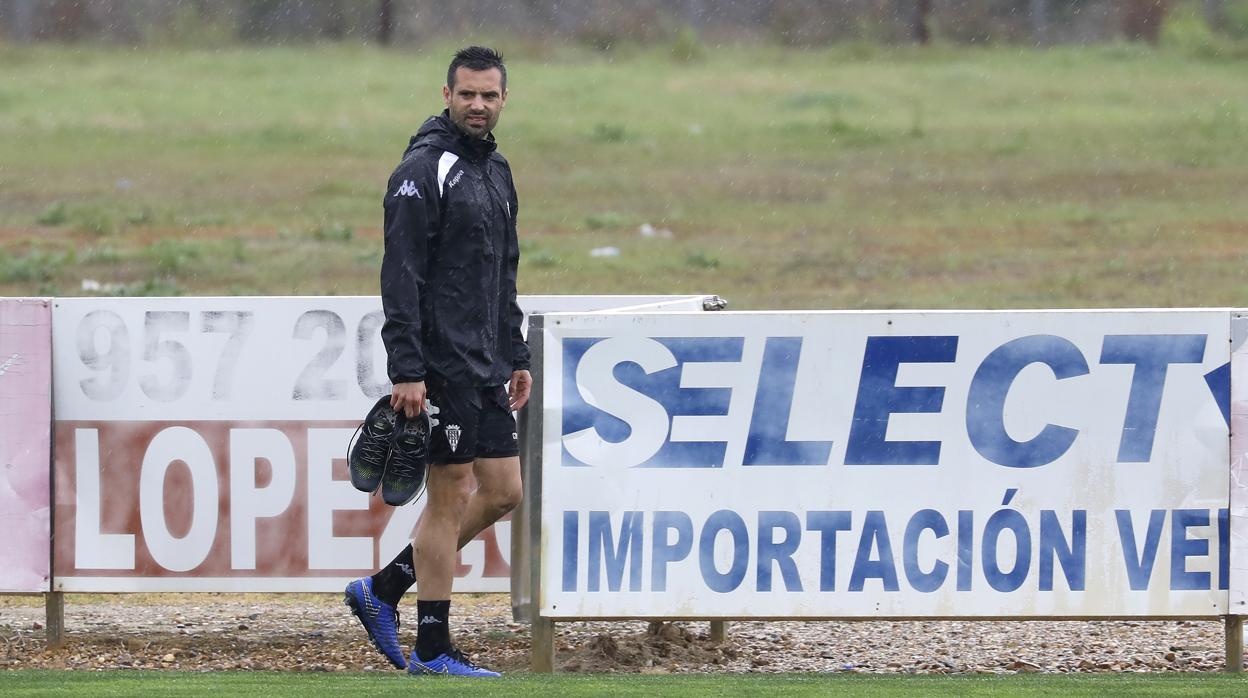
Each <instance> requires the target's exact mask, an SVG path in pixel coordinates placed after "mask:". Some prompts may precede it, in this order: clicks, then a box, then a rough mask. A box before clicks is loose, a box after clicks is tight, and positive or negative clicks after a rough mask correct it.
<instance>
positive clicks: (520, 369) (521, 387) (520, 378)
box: [507, 177, 533, 410]
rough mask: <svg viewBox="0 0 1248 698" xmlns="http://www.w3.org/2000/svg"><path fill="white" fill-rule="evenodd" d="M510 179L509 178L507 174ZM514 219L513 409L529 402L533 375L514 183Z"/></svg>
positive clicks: (510, 271)
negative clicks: (520, 283) (519, 276)
mask: <svg viewBox="0 0 1248 698" xmlns="http://www.w3.org/2000/svg"><path fill="white" fill-rule="evenodd" d="M508 179H509V180H510V177H508ZM511 200H512V206H511V222H510V224H509V225H508V233H507V234H508V238H509V239H508V240H507V245H508V249H510V251H511V254H510V258H509V259H508V260H507V291H508V294H509V296H508V300H509V302H510V305H509V307H508V315H509V319H510V323H509V325H510V327H511V370H512V374H511V400H510V402H511V409H512V410H519V409H520V408H521V407H524V405H525V403H527V402H528V401H529V389H530V388H531V387H532V385H533V378H532V377H531V376H530V375H529V362H530V361H529V345H528V344H526V343H525V341H524V332H523V327H524V311H523V310H521V309H520V303H519V302H518V301H517V300H516V272H517V271H518V270H519V268H520V240H519V236H518V234H517V232H516V221H517V219H518V218H519V214H520V201H519V197H517V196H516V187H515V185H514V184H512V186H511Z"/></svg>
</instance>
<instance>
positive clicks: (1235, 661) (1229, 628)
mask: <svg viewBox="0 0 1248 698" xmlns="http://www.w3.org/2000/svg"><path fill="white" fill-rule="evenodd" d="M1223 618H1225V620H1226V670H1227V671H1228V672H1230V673H1232V674H1238V673H1240V672H1242V671H1243V670H1244V617H1243V616H1235V615H1231V616H1223Z"/></svg>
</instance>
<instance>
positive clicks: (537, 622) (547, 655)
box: [529, 617, 555, 674]
mask: <svg viewBox="0 0 1248 698" xmlns="http://www.w3.org/2000/svg"><path fill="white" fill-rule="evenodd" d="M529 628H530V633H531V635H532V636H533V646H532V648H530V650H529V670H530V671H532V672H533V673H535V674H550V673H553V672H554V670H555V621H553V620H551V619H550V618H541V617H535V618H534V619H533V623H532V624H531V625H530V626H529Z"/></svg>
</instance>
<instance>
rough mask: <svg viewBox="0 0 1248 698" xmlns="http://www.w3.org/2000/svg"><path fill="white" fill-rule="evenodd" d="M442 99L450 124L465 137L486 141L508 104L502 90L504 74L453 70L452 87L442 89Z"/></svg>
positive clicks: (499, 72) (495, 71)
mask: <svg viewBox="0 0 1248 698" xmlns="http://www.w3.org/2000/svg"><path fill="white" fill-rule="evenodd" d="M442 99H443V100H444V101H445V102H446V108H447V110H449V111H450V114H451V121H453V122H455V125H456V126H458V127H459V128H460V129H461V130H462V131H463V132H464V133H467V134H468V135H470V136H473V137H475V138H485V135H486V134H487V133H489V132H490V131H493V130H494V126H495V125H496V124H498V115H499V114H500V113H501V112H502V111H503V105H504V104H506V102H507V90H504V89H503V73H502V71H500V70H499V69H498V68H490V69H489V70H472V69H469V68H465V67H463V66H460V67H459V68H456V69H455V87H446V86H443V87H442Z"/></svg>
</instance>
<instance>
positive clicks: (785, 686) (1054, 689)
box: [0, 671, 1248, 697]
mask: <svg viewBox="0 0 1248 698" xmlns="http://www.w3.org/2000/svg"><path fill="white" fill-rule="evenodd" d="M1245 688H1248V679H1245V678H1244V677H1242V676H1231V675H1227V674H1205V675H1164V676H1141V675H1129V674H1126V675H1118V676H1107V675H1097V676H1039V675H1018V676H853V675H838V676H812V675H794V674H767V675H760V674H750V675H735V676H734V675H718V676H706V675H702V676H691V675H684V676H638V675H623V674H621V675H596V676H584V675H582V676H569V675H544V676H543V675H525V676H511V677H504V678H503V679H501V680H452V679H432V678H430V679H419V678H411V677H407V676H402V675H398V674H395V675H385V676H379V675H376V674H372V675H364V674H347V675H341V674H298V673H290V674H265V673H216V674H179V673H171V672H162V673H119V672H107V673H79V672H44V671H17V672H0V690H3V692H4V695H6V696H13V697H16V696H36V695H56V696H77V695H82V696H112V695H135V694H138V693H145V694H150V695H160V696H189V695H206V694H209V693H218V694H221V695H230V696H287V695H290V696H301V697H308V696H321V695H325V696H331V695H335V696H340V695H345V694H351V695H367V696H383V695H412V694H413V693H419V695H422V696H424V695H429V696H442V695H446V696H450V695H454V696H510V697H514V696H518V695H535V694H538V693H540V694H541V695H544V696H600V695H613V696H654V695H679V696H722V695H729V694H731V695H773V696H774V695H784V696H822V695H829V694H845V695H853V696H889V695H902V694H904V695H916V696H1067V697H1073V696H1097V697H1104V696H1227V695H1235V694H1237V693H1239V692H1242V691H1243V690H1244V689H1245Z"/></svg>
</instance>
